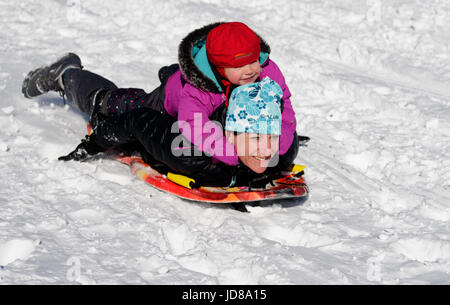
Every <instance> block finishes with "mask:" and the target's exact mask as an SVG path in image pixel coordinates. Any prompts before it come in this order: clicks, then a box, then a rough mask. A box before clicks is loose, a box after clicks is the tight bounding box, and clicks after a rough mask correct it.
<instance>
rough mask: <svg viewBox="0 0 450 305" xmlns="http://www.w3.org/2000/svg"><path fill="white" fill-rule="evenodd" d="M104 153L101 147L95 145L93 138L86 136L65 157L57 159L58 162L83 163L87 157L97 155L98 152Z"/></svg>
mask: <svg viewBox="0 0 450 305" xmlns="http://www.w3.org/2000/svg"><path fill="white" fill-rule="evenodd" d="M102 151H105V149H103V148H102V147H100V146H98V145H97V144H96V143H95V138H94V137H93V136H86V139H83V140H81V143H80V144H79V145H78V146H77V148H75V150H74V151H72V152H71V153H70V154H68V155H66V156H61V157H59V158H58V160H60V161H71V160H74V161H83V160H86V159H87V158H88V157H90V156H93V155H96V154H98V153H99V152H102Z"/></svg>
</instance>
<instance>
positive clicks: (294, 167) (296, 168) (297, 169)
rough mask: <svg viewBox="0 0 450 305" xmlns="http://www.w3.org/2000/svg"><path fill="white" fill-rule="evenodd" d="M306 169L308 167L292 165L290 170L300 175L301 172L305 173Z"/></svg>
mask: <svg viewBox="0 0 450 305" xmlns="http://www.w3.org/2000/svg"><path fill="white" fill-rule="evenodd" d="M305 168H306V166H304V165H298V164H292V165H291V168H290V169H289V170H290V171H291V172H293V173H300V172H302V171H304V170H305Z"/></svg>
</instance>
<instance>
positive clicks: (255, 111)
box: [225, 77, 283, 135]
mask: <svg viewBox="0 0 450 305" xmlns="http://www.w3.org/2000/svg"><path fill="white" fill-rule="evenodd" d="M282 97H283V90H282V89H281V87H280V85H278V84H277V83H276V82H275V81H273V80H272V79H270V78H269V77H265V78H264V79H263V80H262V81H261V82H256V83H252V84H247V85H242V86H239V87H237V88H236V89H234V91H233V93H232V94H231V96H230V101H229V104H228V110H227V119H226V122H225V130H228V131H236V132H248V133H258V134H271V135H280V134H281V98H282Z"/></svg>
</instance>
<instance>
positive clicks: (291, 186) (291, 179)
mask: <svg viewBox="0 0 450 305" xmlns="http://www.w3.org/2000/svg"><path fill="white" fill-rule="evenodd" d="M113 158H114V159H115V160H117V161H120V162H122V163H124V164H127V165H128V166H130V170H131V173H132V174H133V175H135V176H137V177H138V178H139V179H141V180H142V181H144V182H146V183H148V184H150V185H151V186H153V187H155V188H156V189H158V190H161V191H164V192H167V193H170V194H173V195H175V196H177V197H179V198H182V199H186V200H192V201H197V202H207V203H231V204H232V205H233V207H234V208H236V209H238V210H242V211H245V208H244V207H239V205H240V204H241V203H242V204H244V203H254V202H261V201H267V200H280V199H296V198H297V199H300V198H301V199H304V200H306V197H307V196H308V186H307V184H306V182H305V180H304V179H303V174H304V169H305V166H301V165H294V166H292V167H291V169H290V170H289V171H288V172H286V175H285V176H283V177H282V178H279V179H275V180H272V181H271V182H269V183H268V184H267V185H266V187H265V188H264V189H252V188H249V187H246V186H244V187H210V186H200V187H196V186H195V181H194V180H193V179H191V178H189V177H186V176H183V175H177V174H173V173H168V174H167V175H163V174H161V173H159V172H158V171H156V170H154V169H153V168H152V167H150V166H149V165H148V164H146V163H145V162H144V161H143V160H142V159H141V158H140V157H137V156H120V155H118V156H113Z"/></svg>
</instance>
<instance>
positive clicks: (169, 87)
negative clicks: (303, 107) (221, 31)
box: [164, 24, 296, 165]
mask: <svg viewBox="0 0 450 305" xmlns="http://www.w3.org/2000/svg"><path fill="white" fill-rule="evenodd" d="M217 25H218V24H212V25H208V26H205V27H203V28H201V29H198V30H196V31H194V32H192V33H190V34H189V35H188V36H187V37H186V38H185V39H184V40H183V41H182V42H181V44H180V50H179V61H180V69H181V70H179V71H177V72H176V73H175V74H173V75H172V76H171V77H170V78H169V80H168V82H167V84H166V87H165V100H164V107H165V109H166V111H167V112H168V113H169V114H170V115H172V116H177V117H178V121H184V122H187V123H188V125H189V127H190V128H180V129H181V131H182V134H183V135H184V136H185V137H186V138H187V139H188V140H189V141H190V142H192V143H193V144H194V145H195V146H196V147H197V148H199V149H200V150H202V151H203V152H205V153H208V154H209V155H211V156H212V157H213V158H214V159H216V160H219V161H222V162H223V163H225V164H227V165H237V164H238V156H237V153H236V151H235V149H234V147H233V145H232V144H231V143H229V142H228V141H227V140H226V138H225V136H224V133H223V129H221V128H215V129H214V128H211V126H214V125H211V124H208V122H210V119H209V117H210V116H211V115H212V113H213V112H214V111H215V110H216V109H217V107H219V106H220V105H222V104H223V103H224V102H225V101H226V97H225V94H224V93H223V92H222V90H221V89H220V87H219V86H218V83H217V80H216V79H215V77H214V74H212V72H211V71H210V69H211V68H210V66H209V64H208V61H207V60H205V57H206V48H205V46H204V45H203V48H201V47H199V42H202V41H204V40H206V36H207V34H208V33H209V31H210V30H211V29H212V28H214V27H215V26H217ZM260 39H261V37H260ZM200 45H201V43H200ZM269 53H270V48H269V46H268V45H267V43H266V42H265V41H264V40H263V39H261V56H260V63H261V67H262V71H261V75H260V79H263V78H264V77H266V76H268V77H270V78H271V79H272V80H274V81H276V82H277V83H278V84H279V85H280V86H281V88H282V89H283V100H284V108H283V112H282V123H281V136H280V150H279V153H280V155H284V154H285V153H286V152H287V150H288V149H289V147H290V146H291V144H292V141H293V138H294V133H295V130H296V119H295V113H294V110H293V108H292V104H291V101H290V97H291V92H290V91H289V88H288V87H287V85H286V82H285V79H284V76H283V74H282V73H281V71H280V69H279V68H278V66H277V65H276V64H275V63H274V62H273V61H272V60H270V59H269ZM195 117H197V118H199V117H200V118H201V121H200V120H198V121H197V122H201V124H198V123H197V125H198V126H194V118H195ZM189 129H190V130H189Z"/></svg>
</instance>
